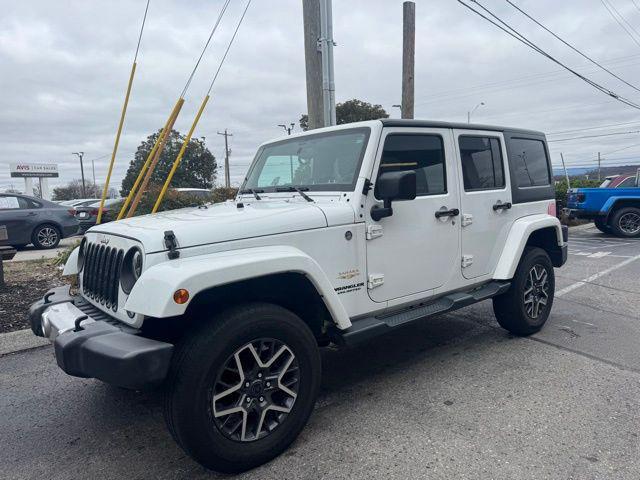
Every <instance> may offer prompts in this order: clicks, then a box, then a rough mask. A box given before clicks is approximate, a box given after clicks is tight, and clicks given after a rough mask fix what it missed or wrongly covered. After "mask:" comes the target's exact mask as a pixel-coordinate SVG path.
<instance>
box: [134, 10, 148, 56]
mask: <svg viewBox="0 0 640 480" xmlns="http://www.w3.org/2000/svg"><path fill="white" fill-rule="evenodd" d="M150 1H151V0H147V6H146V7H145V9H144V17H142V26H141V27H140V35H139V36H138V44H137V45H136V54H135V55H134V56H133V63H136V60H137V59H138V52H139V51H140V42H141V41H142V32H143V31H144V24H145V23H146V22H147V12H148V11H149V2H150Z"/></svg>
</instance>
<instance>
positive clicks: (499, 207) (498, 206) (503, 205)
mask: <svg viewBox="0 0 640 480" xmlns="http://www.w3.org/2000/svg"><path fill="white" fill-rule="evenodd" d="M510 208H511V202H505V203H496V204H495V205H494V206H493V211H494V212H497V211H498V210H509V209H510Z"/></svg>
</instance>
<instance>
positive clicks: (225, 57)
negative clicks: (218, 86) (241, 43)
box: [207, 0, 251, 95]
mask: <svg viewBox="0 0 640 480" xmlns="http://www.w3.org/2000/svg"><path fill="white" fill-rule="evenodd" d="M249 5H251V0H249V1H248V2H247V5H246V6H245V7H244V11H243V12H242V16H241V17H240V20H239V21H238V24H237V25H236V29H235V30H234V32H233V35H232V36H231V40H230V41H229V44H228V45H227V49H226V50H225V52H224V55H223V56H222V60H220V65H218V70H216V74H215V75H214V76H213V80H211V85H209V90H207V95H209V94H210V93H211V90H212V89H213V85H214V84H215V83H216V79H217V78H218V75H219V74H220V70H221V69H222V65H224V61H225V60H226V59H227V54H228V53H229V50H230V49H231V45H233V41H234V40H235V38H236V35H237V34H238V30H240V25H242V21H243V20H244V17H245V15H246V14H247V10H249Z"/></svg>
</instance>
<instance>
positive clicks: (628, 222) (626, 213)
mask: <svg viewBox="0 0 640 480" xmlns="http://www.w3.org/2000/svg"><path fill="white" fill-rule="evenodd" d="M611 228H612V230H613V233H615V234H616V235H617V236H619V237H627V238H635V237H640V208H637V207H625V208H621V209H619V210H616V212H615V213H614V214H613V217H612V218H611Z"/></svg>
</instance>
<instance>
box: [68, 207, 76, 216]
mask: <svg viewBox="0 0 640 480" xmlns="http://www.w3.org/2000/svg"><path fill="white" fill-rule="evenodd" d="M67 213H68V214H69V215H71V216H72V217H75V216H76V210H75V209H74V208H70V209H69V210H67Z"/></svg>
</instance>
